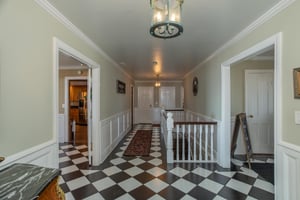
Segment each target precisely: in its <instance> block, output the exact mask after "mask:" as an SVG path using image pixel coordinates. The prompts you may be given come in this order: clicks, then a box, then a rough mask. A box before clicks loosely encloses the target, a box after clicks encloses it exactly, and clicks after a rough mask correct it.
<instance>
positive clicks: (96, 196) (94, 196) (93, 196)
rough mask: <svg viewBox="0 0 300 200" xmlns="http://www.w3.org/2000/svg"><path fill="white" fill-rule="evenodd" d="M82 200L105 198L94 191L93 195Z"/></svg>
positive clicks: (102, 199) (100, 199)
mask: <svg viewBox="0 0 300 200" xmlns="http://www.w3.org/2000/svg"><path fill="white" fill-rule="evenodd" d="M84 200H105V199H104V198H103V197H102V196H101V194H99V193H96V194H93V195H91V196H89V197H87V198H85V199H84Z"/></svg>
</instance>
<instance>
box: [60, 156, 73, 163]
mask: <svg viewBox="0 0 300 200" xmlns="http://www.w3.org/2000/svg"><path fill="white" fill-rule="evenodd" d="M69 160H71V159H70V158H69V156H65V157H60V158H59V162H66V161H69Z"/></svg>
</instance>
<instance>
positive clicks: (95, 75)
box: [52, 37, 101, 167]
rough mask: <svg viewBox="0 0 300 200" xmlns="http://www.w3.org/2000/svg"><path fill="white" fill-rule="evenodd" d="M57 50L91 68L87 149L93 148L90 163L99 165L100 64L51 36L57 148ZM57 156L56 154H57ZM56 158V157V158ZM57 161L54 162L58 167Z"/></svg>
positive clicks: (54, 134)
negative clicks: (88, 143)
mask: <svg viewBox="0 0 300 200" xmlns="http://www.w3.org/2000/svg"><path fill="white" fill-rule="evenodd" d="M59 52H63V53H65V54H67V55H70V56H72V57H74V58H75V59H77V60H79V61H81V62H82V63H85V64H86V65H87V66H88V67H89V68H90V69H91V70H92V77H91V78H92V94H93V95H92V105H91V108H92V113H91V115H92V116H91V117H92V120H91V122H92V124H91V126H92V127H91V129H92V133H91V136H92V138H93V140H92V141H93V143H92V147H91V145H88V146H89V150H90V149H93V151H92V153H91V154H92V155H91V156H92V157H93V160H92V163H91V164H92V165H99V164H100V163H101V162H100V153H101V152H100V149H101V148H100V144H101V141H100V137H99V135H100V134H99V132H100V129H99V122H100V65H99V64H98V63H97V62H95V61H93V60H92V59H90V58H88V57H87V56H85V55H84V54H82V53H81V52H79V51H78V50H76V49H74V48H72V47H71V46H69V45H67V44H66V43H65V42H63V41H61V40H60V39H58V38H56V37H53V91H52V93H53V130H54V133H53V138H54V140H55V141H56V143H57V149H58V142H59V140H58V137H59V130H58V128H59V127H58V118H57V116H58V114H59V100H58V97H59V96H58V95H59V94H58V92H59V86H58V81H59ZM57 156H58V154H57ZM57 160H58V158H57ZM58 164H59V163H56V165H57V167H58Z"/></svg>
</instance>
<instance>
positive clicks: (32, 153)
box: [0, 140, 58, 170]
mask: <svg viewBox="0 0 300 200" xmlns="http://www.w3.org/2000/svg"><path fill="white" fill-rule="evenodd" d="M14 163H29V164H35V165H39V166H42V167H49V168H58V145H57V143H56V142H55V141H54V140H50V141H48V142H45V143H42V144H40V145H37V146H34V147H32V148H29V149H26V150H24V151H21V152H19V153H16V154H13V155H11V156H8V157H6V158H5V160H4V161H3V162H1V164H0V170H1V169H4V168H6V167H8V166H10V165H12V164H14Z"/></svg>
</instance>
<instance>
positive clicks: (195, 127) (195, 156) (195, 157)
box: [194, 124, 197, 161]
mask: <svg viewBox="0 0 300 200" xmlns="http://www.w3.org/2000/svg"><path fill="white" fill-rule="evenodd" d="M196 132H197V125H196V124H194V161H196V159H197V154H196V140H197V138H196Z"/></svg>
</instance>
